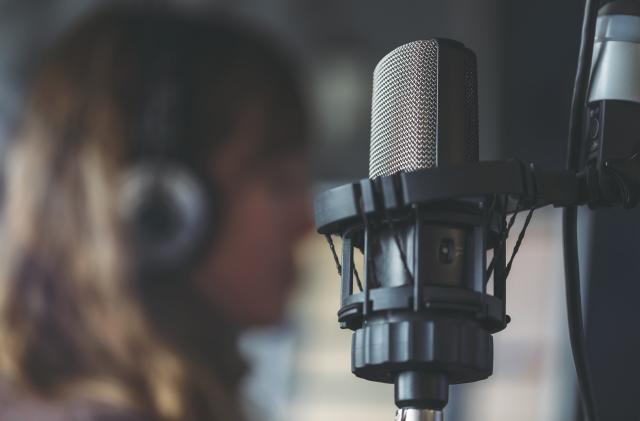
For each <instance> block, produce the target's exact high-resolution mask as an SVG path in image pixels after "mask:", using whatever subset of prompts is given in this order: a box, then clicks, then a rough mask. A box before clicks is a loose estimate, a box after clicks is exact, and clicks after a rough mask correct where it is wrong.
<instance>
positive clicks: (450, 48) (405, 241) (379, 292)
mask: <svg viewBox="0 0 640 421" xmlns="http://www.w3.org/2000/svg"><path fill="white" fill-rule="evenodd" d="M477 161H478V109H477V81H476V58H475V54H474V53H473V52H472V51H471V50H469V49H467V48H466V47H465V46H464V45H463V44H461V43H459V42H456V41H452V40H443V39H432V40H427V41H416V42H412V43H409V44H406V45H403V46H401V47H399V48H397V49H395V50H393V51H392V52H391V53H389V54H388V55H387V56H385V57H384V58H383V59H382V60H381V61H380V63H379V64H378V65H377V66H376V69H375V71H374V87H373V101H372V129H371V150H370V174H369V175H370V178H369V180H366V181H363V182H361V186H362V187H361V192H360V193H361V195H362V206H363V208H364V209H367V208H369V209H372V208H380V209H382V208H383V207H384V208H385V211H384V212H380V213H378V216H377V217H373V218H368V217H366V216H365V213H366V212H363V213H362V216H363V221H362V222H363V225H362V226H360V227H359V228H355V227H353V228H352V229H346V230H345V231H344V232H343V235H342V238H343V264H342V279H343V284H342V307H341V309H340V311H339V313H338V314H339V320H340V322H341V325H342V327H343V328H350V329H352V330H354V333H353V338H352V371H353V373H354V374H355V375H356V376H358V377H361V378H364V379H367V380H372V381H377V382H385V383H393V384H394V385H395V402H396V405H397V406H398V407H399V408H401V409H409V408H411V409H412V410H416V411H417V412H416V411H414V412H412V414H413V415H412V416H414V415H415V416H418V415H420V416H422V415H424V414H427V413H430V414H435V415H438V411H440V410H442V409H443V408H444V406H445V405H446V404H447V401H448V390H449V385H450V384H457V383H466V382H472V381H477V380H481V379H485V378H487V377H488V376H490V375H491V373H492V370H493V340H492V336H491V334H492V333H494V332H496V331H499V330H501V329H503V328H504V327H505V326H506V315H505V310H504V279H505V274H504V262H505V252H504V244H503V243H500V241H499V238H500V232H501V231H502V229H503V228H504V224H503V222H504V221H503V218H499V217H496V213H495V209H496V208H495V206H498V205H497V204H496V202H491V201H489V200H487V199H486V198H485V197H481V198H467V199H451V200H442V201H439V202H437V203H431V204H428V205H424V206H423V205H417V204H416V205H413V206H412V207H410V208H406V207H402V208H401V207H397V208H394V205H393V204H391V206H387V205H389V203H387V204H386V205H382V204H381V203H378V202H379V200H380V199H379V198H380V195H379V194H378V193H380V192H381V191H382V190H385V189H386V190H387V191H389V189H391V190H393V189H394V188H396V189H397V185H396V186H395V187H394V186H392V184H394V181H392V180H393V177H402V176H403V174H409V173H415V172H416V171H420V170H425V169H434V168H444V167H447V166H452V165H460V164H473V163H477ZM390 184H391V185H390ZM417 188H418V189H420V188H421V186H417ZM407 194H408V193H407V192H401V191H395V192H394V193H391V194H389V195H388V196H387V197H388V198H393V197H396V198H398V201H400V196H405V197H406V196H407ZM490 202H491V203H490ZM354 248H358V249H360V250H361V251H362V252H363V254H364V261H365V263H364V271H363V274H364V275H363V290H362V292H360V293H354V291H353V284H352V282H353V277H354V274H355V273H357V272H356V271H355V270H354V268H353V249H354ZM488 249H495V250H494V254H495V256H496V265H495V267H496V269H495V274H494V278H495V290H494V295H495V296H493V295H489V294H487V291H486V281H487V275H486V268H487V261H486V252H487V250H488ZM495 291H498V294H495ZM418 410H425V411H426V410H433V411H435V412H424V411H418ZM421 414H422V415H421ZM438 416H439V415H438Z"/></svg>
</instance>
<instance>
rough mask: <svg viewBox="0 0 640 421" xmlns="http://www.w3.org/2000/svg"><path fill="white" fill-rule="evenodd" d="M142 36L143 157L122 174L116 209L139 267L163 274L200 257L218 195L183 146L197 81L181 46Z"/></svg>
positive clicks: (214, 218) (140, 130)
mask: <svg viewBox="0 0 640 421" xmlns="http://www.w3.org/2000/svg"><path fill="white" fill-rule="evenodd" d="M143 38H145V39H144V40H142V42H143V43H142V44H141V49H142V51H144V56H143V57H142V63H143V65H142V69H143V70H142V71H141V78H140V79H142V80H140V83H141V84H142V86H140V87H138V88H139V89H140V93H141V95H140V98H138V99H139V103H138V104H137V106H138V107H139V108H137V110H138V112H139V113H138V114H136V115H138V116H140V121H139V123H140V124H139V125H138V124H137V123H138V122H136V124H135V125H134V126H139V127H138V129H137V130H136V132H137V133H135V136H136V138H135V139H133V141H135V142H136V144H135V147H136V149H138V153H136V155H137V156H138V159H136V161H135V162H134V164H133V166H132V167H131V168H130V169H129V170H127V171H126V172H125V174H124V176H123V179H122V183H121V185H120V191H119V198H118V199H119V203H118V206H119V209H118V211H119V214H120V216H121V218H122V220H123V221H124V223H125V227H126V229H127V237H128V238H129V239H130V242H131V243H132V244H130V245H131V246H132V249H133V251H134V253H135V257H136V262H137V263H138V265H139V266H138V269H139V270H140V271H141V272H142V273H145V274H149V273H154V274H158V275H163V274H167V273H175V272H176V271H181V270H184V269H185V268H188V266H189V264H192V263H194V262H195V261H197V259H198V258H199V257H201V255H202V253H203V252H204V251H205V250H206V249H207V245H209V244H210V242H211V241H212V240H213V237H214V232H215V231H216V227H217V225H218V224H219V221H218V216H219V212H218V203H219V201H218V200H217V196H218V195H217V190H216V188H215V186H214V185H213V182H212V180H211V177H210V176H208V175H207V174H204V172H205V171H204V170H203V169H198V168H197V167H196V165H195V163H194V162H188V160H187V159H186V157H184V153H183V150H182V148H187V147H188V145H184V144H181V141H186V142H188V141H189V139H188V136H189V135H190V132H191V131H190V130H189V129H190V127H189V123H190V115H191V113H190V112H189V108H190V105H191V104H189V103H188V97H189V95H190V94H192V92H190V91H189V90H190V89H195V88H196V87H195V86H194V85H195V84H194V82H193V81H192V80H190V78H189V77H188V75H185V74H184V73H185V72H181V71H180V70H181V69H180V68H179V67H180V66H181V65H183V64H184V61H183V60H182V57H180V56H181V54H180V53H179V52H176V51H177V50H179V48H176V47H175V46H173V48H163V46H161V45H160V44H161V41H159V40H157V41H156V40H155V39H154V38H153V37H149V36H147V37H143ZM165 47H166V46H165ZM167 50H172V51H174V53H172V54H168V53H167V52H166V51H167ZM145 56H146V57H145ZM145 58H146V60H145ZM181 146H182V148H181Z"/></svg>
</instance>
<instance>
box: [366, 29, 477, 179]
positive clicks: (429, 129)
mask: <svg viewBox="0 0 640 421" xmlns="http://www.w3.org/2000/svg"><path fill="white" fill-rule="evenodd" d="M439 48H440V45H439V41H438V40H434V39H432V40H426V41H414V42H411V43H409V44H405V45H402V46H400V47H398V48H396V49H395V50H393V51H391V52H390V53H389V54H387V55H386V56H385V57H384V58H383V59H382V60H380V62H379V63H378V65H377V66H376V68H375V70H374V73H373V102H372V110H371V146H370V155H369V177H371V178H374V177H378V176H384V175H391V174H395V173H397V172H411V171H415V170H419V169H422V168H433V167H436V166H438V141H439V139H438V103H439V101H438V94H439V92H438V80H439V77H438V76H439V75H438V71H439V69H440V68H441V67H442V66H441V65H440V63H439ZM464 57H465V58H464V60H465V63H464V107H465V109H464V115H465V116H466V118H465V121H464V122H461V124H464V125H465V127H464V132H465V138H464V139H463V140H461V141H462V142H464V144H461V145H459V146H460V147H461V148H464V149H460V152H461V153H462V156H463V158H462V159H464V160H465V161H466V162H477V161H478V100H477V80H476V61H475V55H474V54H473V53H471V52H469V54H465V56H464ZM440 94H443V93H440Z"/></svg>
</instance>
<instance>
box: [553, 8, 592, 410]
mask: <svg viewBox="0 0 640 421" xmlns="http://www.w3.org/2000/svg"><path fill="white" fill-rule="evenodd" d="M597 9H598V3H597V1H594V0H586V2H585V8H584V15H583V20H582V32H581V39H580V51H579V54H578V65H577V70H576V78H575V81H574V86H573V95H572V99H571V111H570V115H569V137H568V147H567V169H568V170H570V171H574V172H577V171H578V169H579V168H578V166H579V161H580V159H579V158H580V144H581V141H582V126H583V117H584V112H585V102H586V96H587V87H588V82H589V68H590V65H591V57H592V54H593V39H594V37H595V24H596V19H597ZM562 220H563V221H562V222H563V224H562V232H563V250H564V268H565V293H566V300H567V320H568V324H569V340H570V342H571V350H572V353H573V362H574V365H575V367H576V375H577V378H578V387H579V389H580V394H581V396H582V403H583V405H584V411H585V414H586V416H587V419H588V420H590V421H596V406H595V401H594V397H593V385H592V382H591V376H590V373H589V365H588V361H587V355H586V344H585V335H584V325H583V320H582V294H581V292H580V266H579V260H578V215H577V208H576V206H569V207H567V208H565V209H564V211H563V214H562Z"/></svg>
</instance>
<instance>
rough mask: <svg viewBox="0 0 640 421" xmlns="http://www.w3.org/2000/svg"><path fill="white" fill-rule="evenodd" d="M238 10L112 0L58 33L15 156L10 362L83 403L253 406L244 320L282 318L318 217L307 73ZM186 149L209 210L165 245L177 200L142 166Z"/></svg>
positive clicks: (32, 385)
mask: <svg viewBox="0 0 640 421" xmlns="http://www.w3.org/2000/svg"><path fill="white" fill-rule="evenodd" d="M237 28H238V27H237V25H236V24H234V23H232V22H231V21H230V20H229V19H228V18H227V19H217V20H214V19H210V18H204V17H194V16H185V15H181V14H179V13H175V12H174V11H168V10H165V11H154V12H148V11H144V10H141V9H136V8H118V9H111V10H107V11H102V12H100V13H98V14H96V15H95V16H93V17H92V18H90V19H87V20H85V21H84V22H83V23H81V24H80V25H79V26H77V27H75V28H74V29H73V30H72V31H70V32H69V33H68V34H67V35H66V36H65V37H63V39H62V40H60V42H58V44H57V45H55V46H53V47H52V48H51V49H50V52H49V54H48V55H47V56H46V58H45V59H44V62H43V63H42V64H41V66H40V70H39V72H38V73H37V76H36V78H35V81H34V83H33V88H32V92H31V96H30V100H29V102H28V107H27V110H26V113H25V118H24V122H23V125H22V130H21V131H20V135H19V137H18V139H17V141H16V142H15V144H14V145H13V147H12V149H11V152H10V153H9V155H8V157H7V165H6V173H5V178H6V196H5V208H4V214H3V218H4V221H3V223H4V230H5V238H4V240H3V241H4V243H5V245H4V250H3V254H2V265H1V266H0V270H1V271H2V279H1V281H0V311H1V313H0V323H1V325H0V368H1V369H2V377H3V378H4V379H7V380H8V381H10V382H11V384H12V385H13V386H14V387H22V388H23V389H25V390H27V391H29V392H31V393H32V395H34V396H39V397H45V398H48V399H51V400H53V401H54V402H57V403H58V404H59V405H62V406H65V407H70V408H76V409H77V407H81V408H82V411H81V413H82V414H84V415H82V417H80V419H101V420H103V419H109V420H111V419H113V420H121V419H122V420H124V419H135V420H194V421H196V420H231V419H234V420H238V419H242V414H241V409H240V407H241V403H240V402H239V399H238V393H237V386H238V382H239V380H240V378H241V377H242V374H243V372H244V371H245V367H244V365H243V363H242V360H241V358H240V357H239V356H238V352H237V350H236V347H235V337H236V335H237V334H238V332H240V331H241V330H242V329H244V328H247V327H251V326H256V325H260V324H269V323H274V322H276V321H277V320H278V319H279V318H280V317H281V316H282V312H283V309H284V306H285V303H286V298H287V296H288V293H289V292H290V289H291V287H292V280H293V276H294V267H293V257H292V255H293V248H294V246H295V244H296V242H297V241H298V240H299V239H300V238H301V236H302V235H303V234H304V233H305V232H306V231H307V230H308V228H309V225H310V221H309V210H308V204H307V197H306V193H307V182H306V177H305V149H306V148H305V141H304V139H305V137H306V125H305V112H304V106H303V101H302V95H301V92H300V88H299V86H298V84H297V81H296V78H295V74H294V72H293V70H292V67H291V65H290V63H289V62H288V61H287V59H286V58H285V57H284V56H283V55H282V53H281V52H280V51H279V50H278V49H277V48H275V47H274V46H273V45H271V44H270V43H269V42H268V41H266V40H265V37H264V36H263V35H262V34H259V33H253V32H250V31H247V30H246V29H237ZM174 167H177V168H180V171H182V172H183V173H186V174H187V178H188V179H189V180H191V181H193V180H196V183H195V184H199V185H198V186H196V187H197V189H195V190H193V191H194V192H197V191H199V192H200V193H201V194H200V196H196V197H199V198H200V199H202V201H203V202H206V203H207V205H206V206H205V205H203V206H202V208H201V209H205V210H206V212H205V211H204V210H203V211H202V212H201V214H202V215H208V219H207V218H204V219H202V220H204V221H205V222H206V223H205V224H200V225H197V224H195V225H193V226H191V232H190V235H191V237H188V238H189V239H190V240H189V241H190V242H186V243H185V244H187V246H186V248H185V247H183V248H181V249H180V248H179V249H177V250H178V251H176V249H174V248H172V247H173V246H172V247H169V248H168V249H162V247H160V249H161V250H160V252H158V250H157V249H158V247H156V245H157V244H158V243H159V242H162V241H163V236H164V235H166V232H164V231H166V230H169V231H171V229H172V228H167V226H168V225H171V224H169V223H168V222H167V221H168V220H171V218H169V219H167V215H169V214H171V212H172V211H174V210H175V209H174V208H175V207H176V206H177V207H178V208H180V206H178V205H179V204H178V205H176V203H172V197H173V196H171V195H169V197H168V201H166V200H165V202H167V204H166V209H165V206H164V205H163V204H164V203H165V202H163V201H162V200H159V199H158V198H157V197H155V196H156V195H155V193H157V192H158V191H159V192H160V193H161V194H160V195H159V197H160V196H162V197H160V198H161V199H167V197H166V194H165V193H166V191H165V190H162V189H160V188H159V190H157V189H156V187H148V186H147V187H146V188H147V190H144V188H142V190H140V184H141V183H142V185H143V186H144V185H145V184H144V182H141V181H140V180H152V181H151V184H150V185H153V186H156V184H157V180H160V179H163V178H162V177H164V176H165V175H166V174H173V173H172V172H171V171H168V170H166V168H174ZM141 169H144V171H142V170H141ZM141 171H142V173H144V174H146V176H144V175H143V176H140V173H141ZM132 174H133V175H132ZM135 174H137V175H135ZM176 174H178V175H177V176H175V177H174V176H171V177H173V178H171V180H173V181H172V182H171V183H173V184H180V183H179V182H177V181H175V180H178V179H181V178H180V177H181V174H180V173H179V172H177V173H176ZM182 175H184V174H182ZM145 177H146V178H145ZM131 180H134V181H133V182H132V181H131ZM171 183H169V184H171ZM147 184H149V183H147ZM173 184H172V185H173ZM183 184H184V183H183ZM187 184H188V183H187ZM192 184H194V183H192ZM195 184H194V185H195ZM180 185H182V184H180ZM132 186H133V187H132ZM136 186H137V187H136ZM183 187H184V186H183ZM187 187H188V186H187ZM149 189H150V190H149ZM187 190H189V189H188V188H186V190H185V188H183V189H182V190H180V191H179V192H178V193H177V196H176V197H178V199H176V200H173V202H180V201H181V200H182V199H180V197H182V196H181V194H182V193H180V192H184V191H187ZM150 191H151V192H154V193H153V194H151V193H149V192H150ZM189 191H191V190H189ZM132 192H133V193H132ZM202 192H204V193H202ZM140 197H142V199H141V198H140ZM147 199H149V200H147ZM174 199H175V198H174ZM139 202H144V203H139ZM147 202H149V203H147ZM196 202H197V200H196ZM196 202H193V201H192V202H189V203H191V205H193V203H196ZM149 204H151V205H150V206H147V205H149ZM173 205H175V206H173ZM191 205H189V206H186V208H185V209H187V211H188V212H190V210H189V209H191V207H192V206H191ZM145 206H146V207H145ZM172 206H173V207H172ZM190 206H191V207H190ZM132 209H133V210H132ZM178 210H180V209H178ZM183 210H184V209H183ZM196 214H197V212H196ZM132 215H133V216H132ZM199 221H201V220H199ZM194 227H195V228H194ZM180 238H182V237H180ZM179 242H180V241H178V243H179ZM183 242H184V241H183ZM161 244H164V243H161ZM183 246H184V244H183ZM185 250H186V251H185ZM154 253H155V254H154ZM76 412H77V411H76Z"/></svg>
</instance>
